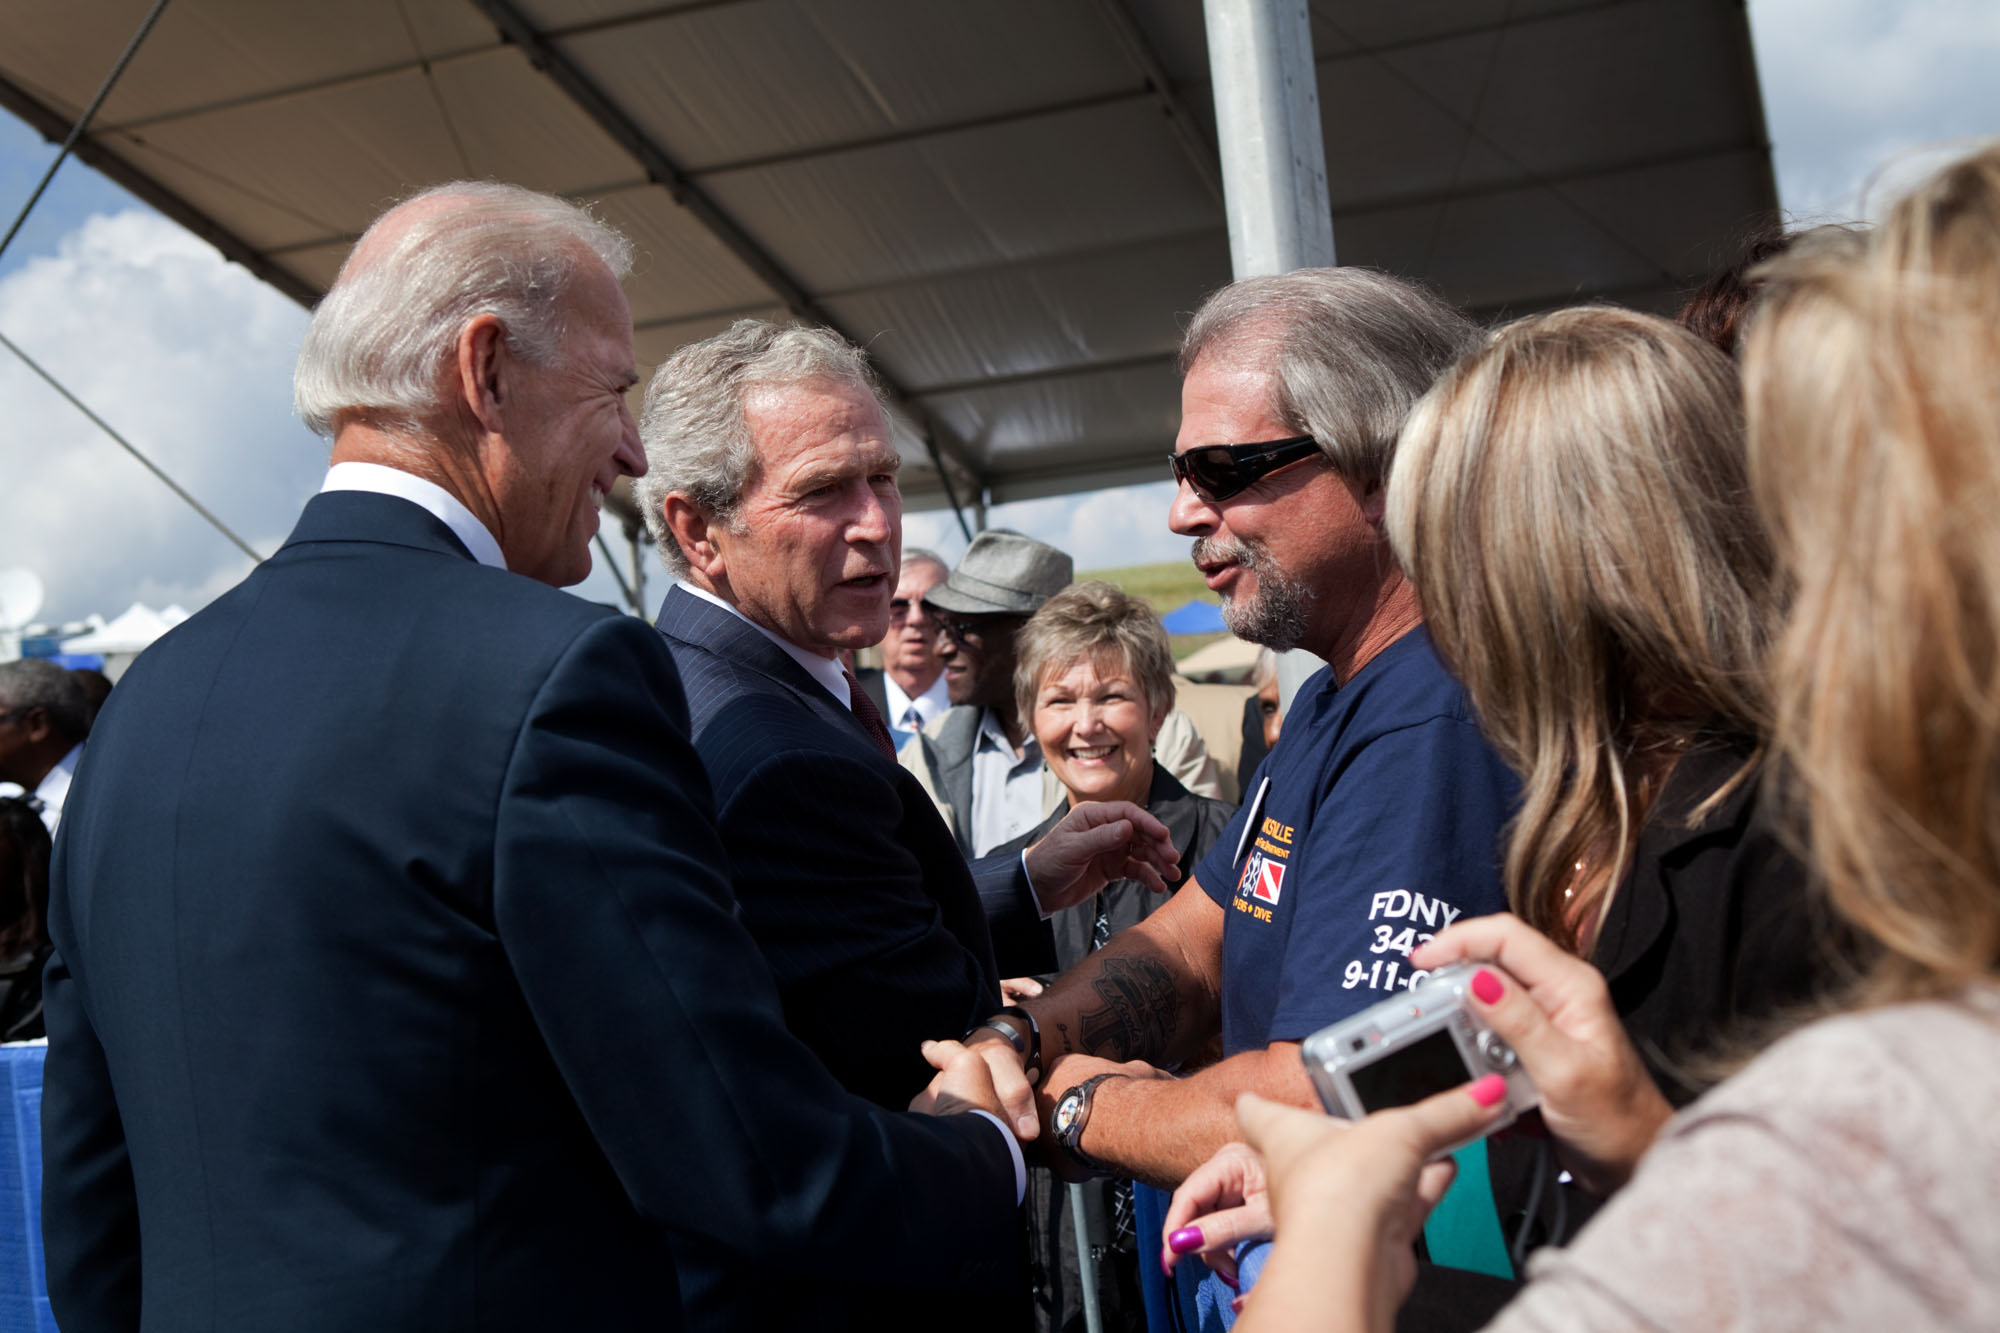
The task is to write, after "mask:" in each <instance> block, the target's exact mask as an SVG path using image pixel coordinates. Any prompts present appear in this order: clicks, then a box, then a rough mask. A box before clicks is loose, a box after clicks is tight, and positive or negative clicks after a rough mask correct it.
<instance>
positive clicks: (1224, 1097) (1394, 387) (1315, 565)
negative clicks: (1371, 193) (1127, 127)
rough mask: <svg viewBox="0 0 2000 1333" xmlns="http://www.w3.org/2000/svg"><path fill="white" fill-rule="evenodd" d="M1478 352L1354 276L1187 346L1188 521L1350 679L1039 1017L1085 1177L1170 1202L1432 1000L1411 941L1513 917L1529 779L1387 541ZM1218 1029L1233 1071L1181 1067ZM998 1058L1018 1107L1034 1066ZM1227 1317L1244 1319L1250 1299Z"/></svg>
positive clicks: (1423, 295)
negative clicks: (1411, 429) (1213, 1160)
mask: <svg viewBox="0 0 2000 1333" xmlns="http://www.w3.org/2000/svg"><path fill="white" fill-rule="evenodd" d="M1477 338H1478V331H1477V330H1476V329H1475V328H1474V327H1473V326H1472V325H1471V324H1470V323H1468V322H1467V321H1466V320H1465V319H1464V318H1463V317H1462V316H1460V315H1459V314H1458V313H1457V312H1456V311H1454V310H1452V309H1451V308H1450V307H1448V306H1446V305H1445V304H1443V303H1442V302H1440V301H1438V300H1437V299H1436V298H1435V297H1433V296H1431V295H1430V294H1429V293H1427V292H1424V291H1422V290H1420V289H1417V288H1415V287H1412V286H1410V285H1408V284H1405V283H1402V282H1399V281H1397V280H1395V279H1392V278H1388V277H1384V276H1382V275H1380V274H1374V273H1369V272H1366V271H1363V270H1358V269H1312V270H1301V271H1299V272H1295V273H1290V274H1284V275H1280V276H1276V277H1263V278H1251V279H1246V280H1244V281H1241V282H1238V283H1235V284H1233V285H1232V286H1230V287H1227V288H1224V289H1223V290H1222V291H1220V292H1218V293H1217V294H1216V295H1215V296H1213V297H1212V298H1210V300H1209V301H1208V303H1207V304H1206V305H1205V306H1204V307H1203V308H1202V310H1201V311H1200V312H1199V313H1198V314H1197V315H1196V316H1195V319H1194V322H1193V324H1192V325H1191V327H1190V328H1189V330H1188V333H1187V337H1186V340H1185V342H1184V343H1183V347H1182V353H1181V365H1182V374H1183V377H1184V378H1183V383H1182V389H1181V413H1182V415H1181V430H1180V437H1179V439H1178V441H1177V442H1176V449H1175V453H1174V455H1173V457H1172V460H1171V462H1172V467H1173V472H1174V476H1175V477H1176V479H1177V480H1178V481H1179V483H1180V489H1179V493H1178V494H1177V495H1176V497H1175V499H1174V504H1173V508H1172V510H1171V512H1170V514H1169V516H1168V525H1169V526H1170V527H1171V528H1172V529H1173V530H1174V531H1175V532H1178V533H1180V534H1182V535H1184V536H1188V537H1192V538H1194V539H1195V541H1194V550H1193V558H1194V563H1195V566H1196V568H1198V569H1199V570H1200V571H1201V572H1202V575H1203V577H1204V578H1205V579H1206V581H1207V583H1208V585H1209V587H1210V588H1212V589H1214V590H1215V591H1216V592H1217V593H1219V594H1221V596H1222V599H1223V617H1224V619H1225V620H1226V621H1227V622H1228V624H1229V627H1230V628H1231V629H1232V630H1234V631H1235V632H1236V633H1237V634H1239V635H1241V636H1243V637H1244V638H1247V639H1251V640H1254V641H1256V642H1258V643H1262V644H1265V645H1267V646H1269V647H1271V648H1273V649H1278V650H1284V649H1289V648H1303V649H1306V650H1307V651H1310V652H1312V653H1315V654H1317V655H1318V656H1320V657H1321V658H1323V659H1325V661H1326V663H1327V666H1326V668H1325V669H1324V670H1322V671H1320V672H1319V673H1318V674H1317V675H1316V676H1314V677H1313V678H1312V679H1310V680H1308V681H1307V682H1306V684H1305V685H1304V687H1303V688H1302V689H1301V690H1300V692H1299V695H1298V697H1297V699H1296V700H1295V701H1294V703H1293V705H1292V710H1291V713H1290V715H1289V717H1288V718H1287V720H1286V725H1285V727H1284V730H1283V733H1282V734H1281V736H1280V737H1279V739H1278V742H1277V744H1276V746H1275V747H1274V748H1273V750H1272V751H1271V754H1270V755H1269V757H1268V758H1267V759H1266V760H1265V762H1264V763H1263V764H1262V766H1261V767H1260V768H1259V769H1258V771H1257V773H1256V774H1255V775H1253V776H1252V777H1251V778H1250V779H1249V780H1248V781H1247V782H1246V784H1245V790H1244V802H1243V805H1242V807H1241V808H1240V810H1239V811H1238V813H1237V815H1236V817H1235V819H1234V820H1233V821H1232V822H1231V824H1230V826H1229V827H1228V828H1227V829H1226V830H1225V831H1224V832H1223V834H1222V836H1221V837H1220V838H1218V839H1217V840H1216V843H1215V850H1214V851H1212V852H1211V853H1210V855H1209V856H1208V857H1207V858H1205V859H1204V860H1203V862H1202V863H1201V864H1200V865H1199V866H1198V867H1196V869H1195V873H1194V876H1193V878H1192V879H1191V880H1190V881H1189V882H1188V883H1187V884H1185V885H1184V886H1183V887H1182V888H1181V889H1179V890H1178V891H1177V892H1176V894H1175V896H1174V898H1173V899H1172V901H1170V902H1168V903H1167V904H1166V905H1165V906H1163V907H1162V908H1161V909H1160V910H1159V911H1157V912H1155V913H1154V914H1153V915H1152V916H1150V917H1148V918H1147V919H1146V920H1145V921H1143V922H1141V923H1139V924H1138V925H1136V926H1133V927H1132V928H1131V929H1129V930H1127V931H1125V932H1123V933H1122V934H1120V935H1118V936H1117V937H1115V938H1114V939H1113V940H1112V941H1111V943H1110V944H1109V945H1108V946H1107V947H1105V948H1104V949H1101V950H1099V951H1098V952H1097V953H1095V954H1092V955H1091V956H1090V958H1089V959H1088V960H1086V961H1085V962H1084V963H1082V964H1080V965H1079V966H1078V967H1076V968H1074V969H1072V970H1071V971H1070V972H1069V973H1067V974H1066V975H1064V976H1063V977H1062V978H1060V979H1059V980H1058V981H1057V983H1056V984H1055V985H1054V986H1052V987H1051V988H1049V990H1048V991H1047V992H1046V993H1045V994H1044V995H1042V996H1041V997H1039V998H1037V999H1033V1000H1029V1001H1026V1002H1025V1007H1026V1008H1027V1010H1028V1012H1029V1013H1031V1014H1032V1015H1033V1016H1034V1017H1035V1019H1036V1026H1037V1027H1038V1029H1039V1031H1040V1033H1041V1036H1042V1041H1041V1056H1042V1063H1041V1067H1042V1068H1044V1069H1046V1070H1047V1071H1048V1072H1047V1074H1046V1076H1045V1078H1044V1079H1043V1081H1042V1083H1041V1088H1040V1104H1041V1107H1042V1109H1043V1111H1044V1114H1046V1115H1050V1116H1051V1117H1052V1118H1051V1122H1050V1123H1051V1129H1052V1130H1053V1131H1055V1133H1054V1137H1055V1139H1056V1141H1057V1142H1058V1143H1059V1144H1060V1145H1061V1146H1062V1147H1063V1149H1064V1150H1065V1151H1064V1152H1063V1153H1062V1154H1061V1156H1062V1158H1064V1159H1066V1160H1065V1161H1064V1163H1063V1164H1064V1165H1066V1166H1067V1167H1068V1168H1069V1169H1070V1170H1072V1171H1076V1172H1085V1171H1110V1172H1116V1173H1119V1174H1125V1175H1132V1176H1136V1177H1139V1178H1141V1179H1144V1180H1147V1181H1149V1182H1151V1183H1154V1184H1159V1185H1164V1186H1169V1187H1171V1186H1172V1185H1174V1184H1176V1183H1178V1182H1179V1181H1180V1179H1181V1178H1182V1177H1183V1176H1185V1175H1186V1174H1187V1172H1188V1171H1190V1170H1192V1169H1193V1168H1194V1167H1195V1166H1196V1165H1198V1164H1200V1163H1201V1162H1202V1161H1204V1160H1205V1159H1206V1158H1207V1157H1208V1156H1209V1155H1210V1154H1212V1153H1213V1152H1214V1151H1215V1150H1216V1149H1217V1148H1218V1147H1220V1146H1221V1145H1222V1144H1223V1143H1224V1142H1226V1141H1227V1140H1228V1139H1230V1138H1231V1137H1233V1136H1234V1133H1235V1121H1234V1117H1233V1114H1232V1108H1233V1106H1234V1104H1235V1100H1236V1098H1237V1096H1238V1095H1239V1094H1240V1093H1243V1092H1246V1091H1254V1092H1258V1093H1261V1094H1262V1095H1264V1096H1266V1097H1272V1098H1278V1099H1282V1100H1284V1101H1287V1102H1291V1103H1294V1104H1297V1105H1302V1106H1312V1105H1316V1099H1315V1097H1314V1093H1313V1090H1312V1086H1311V1084H1310V1083H1309V1082H1308V1080H1307V1078H1306V1073H1305V1069H1304V1066H1303V1064H1302V1062H1301V1060H1300V1058H1299V1043H1300V1042H1301V1040H1302V1039H1303V1038H1305V1037H1307V1036H1309V1035H1311V1034H1312V1033H1313V1032H1315V1031H1317V1030H1318V1029H1320V1028H1322V1027H1324V1026H1326V1025H1327V1024H1329V1023H1332V1022H1334V1021H1335V1020H1337V1019H1340V1018H1342V1017H1345V1016H1346V1015H1348V1014H1350V1013H1353V1012H1355V1011H1357V1010H1359V1009H1362V1008H1364V1007H1366V1006H1367V1005H1369V1004H1372V1003H1374V1002H1375V1001H1377V1000H1380V999H1382V998H1384V997H1385V996H1386V995H1388V994H1390V993H1391V992H1394V991H1396V990H1400V989H1402V988H1404V987H1406V986H1408V985H1409V983H1410V980H1411V973H1410V969H1409V962H1408V959H1407V957H1406V956H1405V955H1406V954H1407V952H1408V951H1409V949H1411V948H1413V947H1414V946H1415V945H1416V944H1417V943H1418V942H1419V941H1421V940H1423V939H1426V938H1428V937H1429V935H1430V934H1431V933H1432V932H1434V931H1436V930H1441V929H1443V928H1444V926H1445V925H1446V924H1447V923H1448V922H1450V921H1452V920H1454V919H1457V918H1458V917H1460V916H1476V915H1479V914H1481V913H1486V912H1493V911H1498V910H1502V909H1503V908H1504V907H1505V906H1506V902H1505V898H1504V896H1503V894H1502V891H1501V885H1500V830H1501V827H1502V825H1503V824H1504V823H1505V822H1506V820H1507V818H1508V817H1509V815H1510V814H1511V812H1512V807H1513V804H1514V800H1515V781H1514V778H1513V776H1512V775H1511V774H1510V773H1509V772H1508V770H1507V768H1506V766H1505V765H1504V764H1503V763H1502V762H1501V760H1500V758H1499V756H1498V755H1497V754H1495V753H1494V752H1493V750H1492V748H1491V747H1490V746H1489V745H1488V744H1487V743H1486V741H1485V740H1484V738H1483V737H1481V735H1480V733H1479V730H1478V727H1477V725H1476V724H1475V722H1474V719H1473V716H1472V713H1471V710H1470V708H1469V707H1468V705H1467V704H1466V701H1465V698H1464V695H1463V692H1462V691H1461V689H1460V688H1459V686H1458V685H1457V683H1456V682H1454V681H1453V680H1452V679H1451V677H1450V676H1449V675H1448V674H1447V673H1446V672H1445V670H1444V668H1443V666H1442V665H1441V664H1440V663H1439V661H1438V658H1437V655H1436V653H1435V652H1434V651H1433V650H1432V648H1431V645H1430V641H1429V637H1428V636H1427V634H1426V633H1425V632H1424V629H1423V617H1422V608H1421V607H1420V606H1419V604H1418V602H1417V598H1416V594H1415V592H1414V590H1413V589H1412V587H1411V585H1410V584H1409V583H1408V582H1407V581H1406V580H1405V578H1404V577H1403V574H1402V572H1401V571H1400V570H1399V569H1398V568H1397V567H1396V564H1395V562H1394V560H1393V559H1392V558H1391V556H1390V554H1389V548H1388V543H1387V541H1386V540H1385V539H1384V537H1383V535H1382V530H1381V522H1382V513H1383V489H1382V487H1383V478H1385V477H1386V476H1387V475H1388V471H1389V464H1390V461H1391V458H1392V455H1393V450H1394V444H1395V439H1396V434H1397V431H1398V429H1399V428H1400V426H1401V424H1402V421H1403V418H1404V416H1405V415H1407V413H1408V412H1409V410H1410V408H1411V406H1412V405H1413V404H1414V403H1415V402H1416V400H1417V398H1418V397H1419V396H1420V395H1421V394H1423V393H1424V391H1425V390H1426V389H1427V388H1428V387H1429V386H1430V384H1431V382H1432V381H1433V380H1434V379H1435V378H1436V377H1437V376H1438V374H1439V373H1441V372H1442V371H1443V370H1444V369H1445V368H1446V367H1447V366H1449V365H1450V364H1451V363H1452V362H1453V361H1454V360H1455V359H1456V358H1457V357H1458V356H1459V355H1460V354H1461V353H1462V352H1464V351H1465V350H1467V349H1468V348H1470V347H1471V346H1472V345H1473V344H1474V343H1475V341H1476V340H1477ZM1218 1025H1219V1026H1220V1029H1221V1035H1222V1045H1223V1056H1224V1058H1223V1060H1222V1061H1221V1062H1220V1063H1218V1064H1214V1065H1211V1066H1209V1067H1208V1068H1205V1069H1203V1070H1201V1071H1200V1072H1198V1073H1195V1074H1192V1075H1190V1076H1188V1077H1185V1078H1179V1079H1170V1080H1157V1081H1156V1080H1147V1079H1141V1078H1136V1077H1132V1076H1131V1074H1132V1071H1131V1070H1130V1069H1129V1068H1128V1067H1126V1066H1123V1065H1122V1064H1120V1063H1119V1062H1122V1061H1128V1060H1134V1059H1138V1060H1144V1061H1148V1062H1150V1063H1152V1064H1154V1065H1156V1066H1160V1067H1162V1068H1171V1067H1175V1066H1178V1065H1180V1064H1181V1063H1183V1062H1185V1061H1188V1060H1190V1059H1192V1058H1193V1057H1194V1056H1196V1055H1197V1054H1198V1053H1199V1052H1200V1051H1201V1049H1202V1047H1203V1046H1204V1045H1205V1044H1206V1043H1207V1042H1208V1041H1209V1040H1210V1039H1211V1038H1213V1037H1214V1035H1215V1033H1216V1029H1217V1027H1218ZM982 1049H984V1050H987V1051H988V1052H989V1053H990V1054H989V1058H991V1059H993V1060H994V1061H995V1063H996V1074H995V1084H996V1086H1001V1092H1002V1095H1003V1097H1004V1096H1007V1095H1008V1094H1009V1091H1010V1089H1009V1087H1008V1086H1005V1085H1007V1084H1011V1083H1012V1081H1013V1078H1014V1077H1019V1076H1020V1067H1019V1063H1018V1062H1016V1061H1014V1060H1013V1059H1012V1056H1011V1052H1010V1051H1009V1050H1008V1048H1007V1046H1005V1045H1004V1044H1002V1043H998V1042H993V1043H990V1044H988V1045H986V1046H984V1047H982ZM1224 1300H1225V1303H1226V1300H1227V1296H1226V1294H1225V1296H1224Z"/></svg>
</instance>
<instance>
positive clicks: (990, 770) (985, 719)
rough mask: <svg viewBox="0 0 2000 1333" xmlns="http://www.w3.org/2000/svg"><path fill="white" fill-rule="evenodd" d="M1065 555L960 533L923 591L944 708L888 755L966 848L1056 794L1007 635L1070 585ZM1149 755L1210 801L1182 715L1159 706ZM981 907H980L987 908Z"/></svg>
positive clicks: (1206, 773) (1008, 827) (1018, 829)
mask: <svg viewBox="0 0 2000 1333" xmlns="http://www.w3.org/2000/svg"><path fill="white" fill-rule="evenodd" d="M1074 577H1075V564H1074V562H1073V561H1071V559H1070V557H1069V555H1068V553H1066V552H1064V551H1060V550H1057V549H1056V548H1055V547H1053V546H1050V545H1049V544H1048V543H1047V542H1040V541H1036V540H1035V539H1034V538H1033V537H1030V536H1027V535H1025V534H1023V533H1019V532H1015V531H1012V530H1011V529H1008V528H992V529H989V530H987V531H985V532H982V533H980V534H979V535H978V536H977V537H974V538H973V539H972V545H970V546H968V547H967V548H966V549H965V554H964V555H963V556H962V557H960V559H959V562H958V568H956V569H954V570H953V571H952V572H951V575H950V577H949V578H947V579H945V581H944V582H943V583H940V584H938V585H937V586H936V587H934V588H932V589H931V590H930V591H929V592H927V593H925V594H924V605H925V606H926V607H928V608H930V611H931V616H932V618H933V619H934V620H936V621H937V622H938V625H939V631H938V656H939V657H940V658H942V659H943V660H944V679H945V688H946V690H947V691H948V692H949V694H950V697H951V703H952V707H951V708H950V710H949V711H947V712H946V713H944V715H943V716H941V717H939V718H938V719H937V720H936V721H934V722H932V723H931V724H930V726H928V727H926V728H925V729H924V734H923V735H921V736H919V737H918V738H917V740H916V741H915V742H913V743H911V744H909V745H906V746H904V747H903V750H902V752H901V754H900V755H899V756H898V759H899V760H900V762H901V763H902V765H903V767H905V768H907V769H909V770H910V771H911V772H913V773H915V774H916V775H917V777H918V779H919V780H920V781H921V782H922V783H923V784H924V787H925V788H926V789H927V790H928V791H929V792H930V794H931V798H932V799H933V800H934V801H936V802H937V805H938V809H939V811H940V812H941V813H942V814H943V815H944V817H945V821H946V822H947V823H948V824H950V825H951V830H952V834H953V836H955V837H956V838H957V839H958V845H959V850H961V851H963V852H964V853H965V854H966V855H967V856H968V857H979V856H984V855H986V853H987V852H989V851H991V850H992V849H993V848H995V847H998V846H1000V845H1001V844H1002V843H1005V842H1011V841H1012V840H1013V839H1015V838H1017V837H1019V836H1020V835H1021V834H1023V833H1026V832H1027V831H1028V830H1029V829H1031V828H1033V827H1034V826H1035V825H1037V824H1039V823H1041V822H1042V820H1043V819H1045V818H1046V817H1047V816H1048V814H1049V812H1050V811H1052V810H1054V809H1055V807H1056V804H1057V802H1058V801H1059V800H1060V799H1061V798H1062V791H1061V789H1060V787H1059V786H1058V785H1057V784H1056V782H1055V780H1054V776H1053V775H1052V774H1050V773H1049V772H1048V770H1047V769H1046V767H1045V766H1044V765H1043V763H1042V752H1041V749H1040V747H1039V746H1037V745H1036V744H1035V738H1034V735H1033V732H1032V731H1031V729H1030V727H1029V725H1028V723H1029V719H1027V718H1024V717H1022V716H1021V715H1020V713H1019V711H1018V710H1017V708H1016V707H1015V703H1014V638H1015V636H1016V635H1017V634H1019V633H1020V631H1021V627H1022V626H1023V625H1025V624H1027V623H1028V617H1029V616H1032V615H1033V614H1034V613H1035V612H1036V611H1038V610H1040V609H1041V606H1042V603H1044V602H1046V601H1048V600H1049V598H1051V597H1053V596H1055V595H1056V594H1057V593H1059V592H1061V591H1062V590H1063V589H1064V588H1066V587H1068V586H1069V585H1070V582H1071V581H1072V579H1073V578H1074ZM1154 758H1155V759H1156V760H1157V762H1159V763H1160V764H1161V765H1162V766H1163V767H1165V768H1166V769H1167V771H1169V772H1170V773H1172V774H1173V775H1174V776H1175V777H1176V778H1178V779H1180V781H1181V783H1182V785H1184V786H1186V787H1187V788H1188V790H1190V791H1192V792H1195V793H1197V794H1198V795H1202V796H1208V797H1213V798H1218V799H1219V798H1220V797H1221V795H1222V790H1221V788H1220V786H1219V785H1218V783H1217V780H1216V771H1215V765H1214V764H1213V763H1211V762H1210V760H1209V757H1208V747H1207V746H1206V745H1204V744H1203V743H1202V739H1201V736H1200V735H1199V734H1198V733H1196V731H1195V729H1194V725H1193V723H1191V722H1189V721H1188V720H1187V718H1186V717H1185V716H1183V715H1182V714H1181V713H1179V712H1178V711H1175V712H1170V713H1168V714H1167V720H1166V722H1165V723H1164V724H1163V725H1162V726H1161V728H1160V735H1159V739H1158V740H1157V741H1156V742H1155V745H1154ZM989 906H990V905H989Z"/></svg>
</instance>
